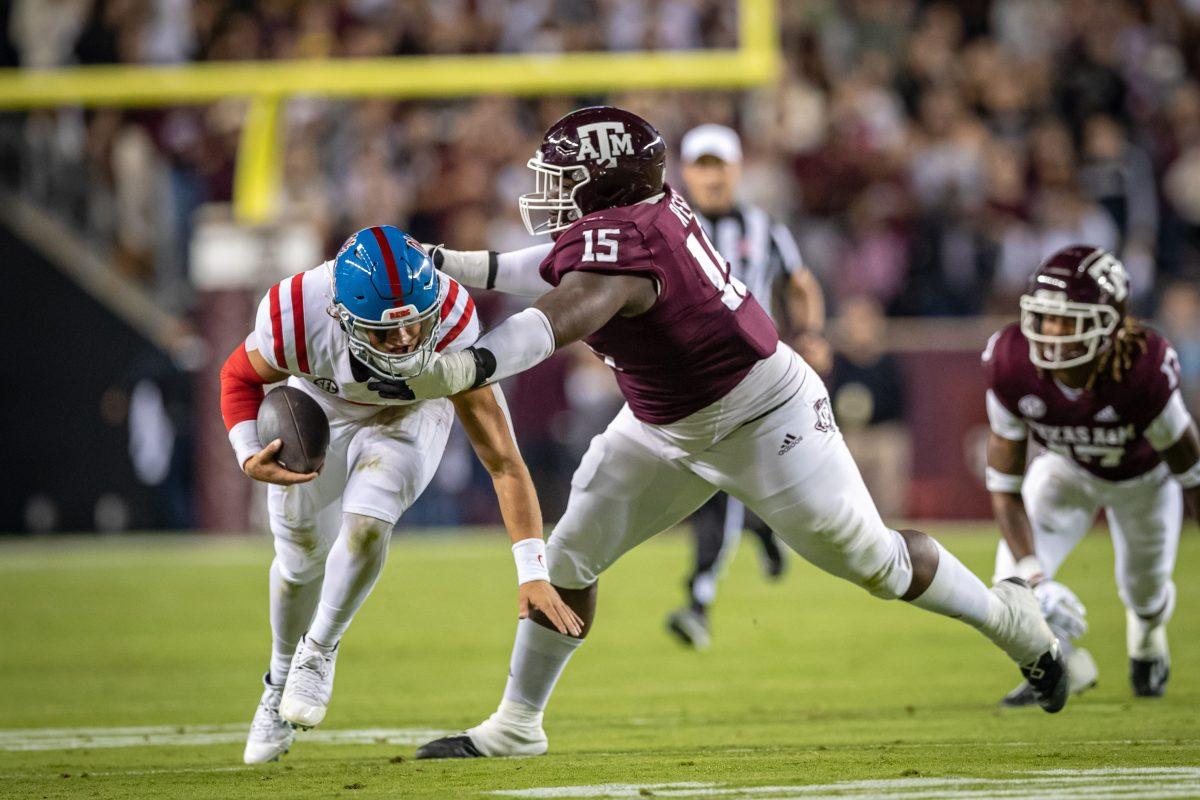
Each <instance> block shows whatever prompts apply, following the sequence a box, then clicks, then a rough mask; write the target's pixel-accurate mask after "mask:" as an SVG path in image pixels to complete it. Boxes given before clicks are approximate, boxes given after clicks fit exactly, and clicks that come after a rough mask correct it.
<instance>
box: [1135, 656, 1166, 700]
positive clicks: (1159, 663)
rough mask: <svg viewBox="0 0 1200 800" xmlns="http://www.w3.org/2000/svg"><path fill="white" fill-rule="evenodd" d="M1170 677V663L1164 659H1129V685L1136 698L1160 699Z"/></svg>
mask: <svg viewBox="0 0 1200 800" xmlns="http://www.w3.org/2000/svg"><path fill="white" fill-rule="evenodd" d="M1170 677H1171V662H1170V660H1169V659H1166V658H1152V659H1141V658H1131V659H1129V683H1130V684H1132V685H1133V693H1134V694H1135V695H1137V696H1138V697H1162V696H1163V694H1164V693H1165V692H1166V691H1167V680H1168V679H1170Z"/></svg>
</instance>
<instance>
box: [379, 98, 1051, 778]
mask: <svg viewBox="0 0 1200 800" xmlns="http://www.w3.org/2000/svg"><path fill="white" fill-rule="evenodd" d="M665 161H666V146H665V143H664V142H663V139H662V137H661V136H660V135H659V133H658V131H657V130H655V129H654V128H653V127H652V126H651V125H650V124H649V123H647V122H646V121H645V120H643V119H641V118H640V117H638V116H635V115H634V114H631V113H629V112H627V111H623V110H620V109H616V108H604V107H598V108H586V109H582V110H579V111H575V112H573V113H571V114H568V115H567V116H565V117H563V118H562V119H561V120H559V121H558V122H556V123H555V124H554V125H553V126H552V127H551V128H550V130H549V131H548V132H547V133H546V135H545V137H544V139H543V141H542V144H541V146H540V148H539V149H538V151H537V153H536V154H535V155H534V158H533V159H532V160H531V161H530V162H529V167H530V168H531V169H532V170H533V171H534V173H535V175H536V176H537V190H536V191H535V192H533V193H532V194H529V195H525V196H523V197H522V198H521V200H520V207H521V210H522V213H523V215H524V217H525V222H526V225H527V226H528V228H529V230H530V231H531V232H532V233H549V234H552V235H553V236H554V237H555V239H554V242H553V244H552V245H549V246H541V247H534V248H530V249H527V250H523V251H517V252H513V253H506V254H493V253H488V252H459V251H449V250H445V249H440V248H439V249H437V250H435V258H437V259H439V260H440V262H441V265H442V267H443V268H444V269H445V270H446V271H447V272H448V273H449V274H451V275H453V276H455V277H457V278H458V279H459V280H462V281H463V282H464V283H465V284H467V285H468V286H494V287H495V288H497V289H501V290H507V291H515V292H518V293H524V294H529V295H535V296H537V297H538V299H537V300H536V302H535V303H534V305H533V306H532V307H531V308H528V309H526V310H525V311H522V312H520V313H519V314H516V315H515V316H513V317H511V318H509V319H508V320H506V321H505V322H504V323H502V324H501V325H499V326H498V327H496V328H495V329H494V330H492V331H491V332H489V333H487V334H485V335H484V336H482V337H481V338H480V339H479V341H477V342H476V343H475V344H474V345H473V346H472V347H469V348H467V349H465V350H462V351H459V352H457V353H451V354H441V355H440V357H437V358H435V359H434V360H433V361H432V363H430V365H429V366H428V367H427V368H426V369H425V371H424V372H423V373H422V374H421V375H419V376H417V377H415V378H413V379H411V380H407V381H394V382H392V383H393V384H394V387H393V388H394V392H395V394H396V396H408V397H416V398H429V397H440V396H443V395H452V394H454V393H456V392H459V391H462V390H463V389H467V388H470V387H472V386H485V385H488V384H489V383H491V382H494V381H497V380H500V379H501V378H505V377H507V376H509V375H513V374H515V373H517V372H520V371H522V370H526V369H529V368H530V367H533V366H534V365H536V364H537V363H539V362H540V361H542V360H543V359H545V358H546V357H547V356H549V355H550V353H551V352H553V351H554V349H555V348H557V347H562V346H564V345H566V344H568V343H570V342H573V341H576V340H580V339H582V340H584V341H585V342H586V343H587V344H588V346H590V347H591V348H592V349H593V350H594V351H595V352H596V354H597V355H598V356H600V357H601V358H602V359H604V361H605V362H606V363H607V364H608V365H609V366H611V367H612V369H613V370H614V371H615V373H616V378H617V382H618V384H619V385H620V388H621V392H622V393H623V394H624V396H625V399H626V401H627V404H626V405H625V407H624V408H623V409H622V410H621V411H620V413H619V414H618V415H617V417H616V419H615V420H613V422H612V424H610V425H609V427H608V429H607V430H606V431H605V432H604V433H603V434H601V435H600V436H597V437H596V438H595V439H594V440H593V441H592V445H591V447H590V448H589V449H588V451H587V453H586V454H585V455H584V457H583V460H582V462H581V463H580V465H579V468H578V469H577V470H576V472H575V475H574V477H573V479H572V482H571V486H572V489H571V496H570V500H569V502H568V505H567V510H566V512H565V513H564V515H563V518H562V519H561V520H560V521H559V523H558V524H557V525H556V526H555V529H554V533H553V535H552V536H551V538H550V540H549V543H548V544H547V560H548V563H549V569H550V578H551V582H552V583H553V584H554V585H555V586H556V587H558V589H559V592H560V594H561V595H562V597H563V599H564V600H565V601H566V602H567V603H568V604H569V605H571V607H572V608H574V609H575V611H576V612H577V613H578V614H579V615H580V617H582V618H583V620H584V631H583V632H582V633H581V634H580V635H579V636H573V635H565V634H562V633H559V632H556V631H555V630H553V628H552V626H550V625H549V624H548V620H546V619H545V618H544V617H543V616H542V615H540V614H537V613H534V614H531V615H530V618H529V619H526V620H523V621H521V622H520V623H519V626H518V632H517V638H516V643H515V645H514V649H513V654H512V661H511V666H510V672H509V679H508V683H507V686H506V688H505V691H504V698H503V700H502V702H501V703H500V707H499V710H498V711H497V712H496V713H495V714H494V715H492V717H491V718H489V719H488V720H486V721H484V722H483V723H482V724H480V725H478V726H476V727H475V728H472V729H471V730H469V731H467V732H465V733H463V734H461V735H458V736H451V737H447V738H444V739H439V740H437V741H434V742H430V743H429V744H427V745H425V746H424V747H422V748H421V749H420V750H419V751H418V756H419V757H425V758H439V757H442V758H444V757H472V756H480V755H483V756H500V755H533V754H538V753H543V752H545V751H546V736H545V733H544V732H543V730H542V712H543V709H544V707H545V705H546V703H547V701H548V699H549V696H550V693H551V691H552V689H553V687H554V684H555V682H556V681H557V679H558V677H559V675H560V673H561V672H562V670H563V668H564V667H565V666H566V663H567V660H568V658H569V657H570V655H571V654H572V652H573V651H574V650H575V649H576V648H577V647H578V645H579V644H580V643H581V641H582V638H583V635H584V634H586V631H587V627H588V626H590V624H591V621H592V618H593V615H594V612H595V606H596V596H597V593H596V586H597V584H596V581H597V579H598V578H599V576H600V573H602V572H603V571H604V570H605V569H607V568H608V566H609V565H611V564H612V563H613V562H614V561H616V560H617V558H619V557H620V556H621V555H622V554H623V553H625V552H626V551H627V550H629V549H630V548H632V547H634V546H636V545H637V544H639V543H640V542H643V541H645V540H646V539H648V538H650V537H651V536H653V535H654V534H656V533H658V532H659V531H661V530H664V529H666V528H668V527H670V526H672V525H674V524H675V523H677V522H679V521H680V520H681V519H683V518H684V517H686V516H687V515H688V514H690V513H691V512H693V511H694V510H695V509H696V508H697V507H699V506H700V504H701V503H703V502H705V501H706V500H707V499H708V498H709V497H711V496H712V494H713V492H714V491H716V490H718V489H720V490H722V491H726V492H729V493H730V494H731V495H733V496H735V497H737V498H738V499H739V500H741V501H742V502H744V503H745V505H746V507H747V508H750V509H752V510H753V511H754V512H755V513H757V514H758V515H759V516H761V517H762V518H763V519H764V520H765V521H766V522H767V523H768V524H769V525H770V526H771V527H772V528H773V529H774V530H775V531H776V532H777V533H778V534H779V536H780V537H781V538H782V539H783V540H784V541H785V542H787V543H788V544H789V545H790V546H791V547H792V548H793V549H795V550H796V551H797V552H798V553H799V554H800V555H802V556H803V557H805V558H807V559H808V560H810V561H812V562H813V563H814V564H816V565H817V566H819V567H821V568H822V569H825V570H827V571H829V572H831V573H833V574H834V575H838V576H840V577H842V578H845V579H847V580H850V581H853V582H854V583H856V584H858V585H859V586H862V587H863V588H865V589H867V590H868V591H869V592H871V593H872V594H874V595H876V596H878V597H882V598H901V599H904V600H908V601H911V602H912V603H913V604H914V605H917V606H920V607H922V608H926V609H929V610H931V611H935V612H938V613H942V614H945V615H947V616H951V617H955V618H959V619H962V620H964V621H965V622H967V623H968V624H970V625H972V626H974V627H975V628H977V629H978V630H980V631H981V632H983V633H984V634H985V635H986V636H988V638H990V639H991V640H992V641H993V642H995V643H996V644H997V645H999V646H1000V647H1001V648H1002V649H1003V650H1004V651H1005V652H1006V653H1007V654H1008V655H1009V656H1011V657H1012V658H1013V659H1014V660H1015V661H1016V662H1017V663H1018V664H1019V665H1020V666H1021V668H1022V670H1023V672H1024V673H1025V674H1027V675H1029V676H1032V678H1033V681H1034V687H1035V689H1036V690H1037V691H1038V693H1039V698H1040V699H1041V701H1042V702H1043V704H1044V705H1045V707H1046V708H1047V710H1050V711H1057V710H1058V709H1059V708H1061V707H1062V705H1063V703H1064V702H1065V700H1066V680H1065V674H1064V670H1063V667H1062V663H1061V659H1060V656H1059V650H1058V645H1057V643H1056V641H1055V638H1054V635H1053V634H1052V633H1051V631H1050V629H1049V628H1048V627H1047V625H1046V622H1045V620H1044V619H1043V618H1042V615H1041V611H1040V610H1039V608H1038V604H1037V600H1036V598H1035V597H1034V596H1033V593H1032V592H1031V591H1030V590H1029V589H1028V588H1027V587H1026V586H1025V585H1024V583H1023V582H1021V581H1019V580H1018V581H1006V582H1003V583H1001V584H1000V585H998V586H997V587H995V588H993V589H991V590H989V589H988V588H987V587H985V586H984V585H983V583H982V582H980V580H979V579H978V578H976V577H975V576H974V575H973V574H971V572H970V571H968V570H967V569H966V568H965V567H964V566H963V565H962V564H961V563H960V562H959V561H958V559H956V558H955V557H954V556H953V555H951V554H950V553H949V552H947V551H946V550H945V549H944V548H942V547H941V546H940V545H939V544H938V543H937V542H935V541H934V540H933V539H932V538H930V537H929V536H927V535H925V534H924V533H920V532H917V531H896V530H892V529H889V528H888V527H887V526H885V525H884V524H883V521H882V520H881V519H880V517H879V514H878V512H877V511H876V510H875V505H874V503H872V501H871V497H870V495H869V494H868V493H867V490H866V487H865V486H864V485H863V482H862V478H861V477H860V476H859V473H858V469H857V468H856V467H855V465H854V461H853V459H851V457H850V454H849V452H848V451H847V449H846V446H845V443H844V442H843V441H842V437H841V434H840V432H839V431H838V429H837V425H836V424H835V422H834V418H833V414H832V413H831V410H830V404H829V396H828V393H827V392H826V390H825V387H824V385H823V384H822V383H821V380H820V378H819V377H817V375H816V374H815V373H814V372H813V371H812V370H811V369H810V368H809V366H808V365H807V364H806V363H805V362H804V361H803V359H801V358H800V357H799V356H798V355H797V354H796V353H795V351H793V350H792V349H791V348H790V347H788V346H787V345H785V344H782V343H781V342H780V341H779V338H778V336H777V335H776V332H775V326H774V325H773V324H772V323H771V320H770V319H769V318H768V316H767V314H766V313H765V312H764V311H763V309H762V308H761V307H760V306H759V304H758V302H757V301H756V300H755V299H754V297H752V296H751V295H750V294H749V293H748V292H747V291H746V289H745V287H744V286H743V285H742V284H741V283H739V282H738V281H737V280H734V279H733V278H731V276H730V270H729V266H728V264H726V263H725V262H724V261H723V260H722V259H721V258H720V257H719V256H718V255H717V251H716V250H715V248H714V247H713V246H712V243H711V242H710V241H709V239H708V237H707V236H706V235H705V234H704V231H703V229H702V228H701V226H700V225H699V224H698V222H697V220H696V217H695V214H694V213H693V212H692V210H691V209H690V208H689V207H688V204H687V202H685V201H684V199H683V198H682V197H681V196H680V195H679V194H677V193H676V192H675V191H674V190H673V189H672V188H671V187H670V186H668V185H667V184H665V183H664V164H665Z"/></svg>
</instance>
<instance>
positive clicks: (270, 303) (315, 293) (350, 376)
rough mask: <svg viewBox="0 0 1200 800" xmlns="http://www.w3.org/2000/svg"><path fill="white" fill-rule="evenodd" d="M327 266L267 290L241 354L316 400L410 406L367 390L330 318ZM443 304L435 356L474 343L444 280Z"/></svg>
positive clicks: (457, 290)
mask: <svg viewBox="0 0 1200 800" xmlns="http://www.w3.org/2000/svg"><path fill="white" fill-rule="evenodd" d="M332 269H333V262H332V261H327V262H325V263H324V264H322V265H321V266H319V267H317V268H316V269H311V270H308V271H307V272H301V273H299V274H298V275H293V276H292V277H290V278H285V279H284V280H282V281H280V282H279V283H277V284H275V285H274V286H272V287H271V289H270V290H269V291H268V292H267V294H266V296H265V297H264V298H263V299H262V302H260V303H259V305H258V314H257V316H256V318H255V324H254V331H253V333H251V334H250V336H249V337H247V339H246V349H247V350H257V351H258V352H259V353H260V354H261V355H262V357H263V358H264V359H266V361H267V363H268V364H270V365H271V366H272V367H274V368H276V369H278V370H279V371H281V372H287V373H289V374H290V375H293V376H295V377H296V378H299V379H301V380H299V381H292V383H293V384H294V385H297V386H300V387H301V388H304V389H306V390H308V391H309V392H310V393H311V394H313V395H315V396H318V397H326V398H328V397H336V398H339V399H340V400H344V401H346V402H349V403H355V404H358V405H399V404H406V403H411V402H413V401H411V400H402V399H394V398H387V397H381V396H380V395H379V393H378V392H376V391H374V390H373V389H370V388H368V386H367V384H368V383H369V382H372V381H375V380H376V376H375V375H373V374H372V373H371V372H370V371H369V370H368V369H367V368H366V367H365V366H364V365H363V364H362V363H361V362H359V361H358V359H356V358H353V357H352V356H351V355H350V350H349V348H348V347H347V346H346V334H345V333H344V332H343V331H342V329H341V323H340V321H339V320H338V319H337V318H336V317H334V316H333V315H332V314H331V313H330V308H331V306H332V303H333V275H332ZM441 283H442V289H441V291H442V294H443V302H442V306H441V312H440V321H439V322H438V328H437V332H436V334H435V335H436V337H437V345H436V347H435V349H436V350H437V352H439V353H441V352H454V351H456V350H461V349H463V348H466V347H469V346H470V345H471V344H473V343H474V342H475V340H476V339H477V338H479V331H480V325H479V315H478V314H476V313H475V301H474V300H472V299H471V297H470V295H468V294H467V290H466V289H465V288H464V287H463V286H462V285H461V284H460V283H458V281H456V280H454V279H453V278H451V277H450V276H449V275H442V276H441Z"/></svg>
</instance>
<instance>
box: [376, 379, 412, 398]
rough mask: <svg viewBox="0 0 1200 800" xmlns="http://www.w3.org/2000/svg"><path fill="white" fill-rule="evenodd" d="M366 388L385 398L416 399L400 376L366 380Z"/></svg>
mask: <svg viewBox="0 0 1200 800" xmlns="http://www.w3.org/2000/svg"><path fill="white" fill-rule="evenodd" d="M367 388H368V389H370V390H371V391H372V392H378V393H379V396H380V397H382V398H384V399H386V400H416V399H417V397H416V395H414V394H413V392H412V389H409V388H408V384H407V383H405V382H404V381H403V380H401V379H400V378H388V379H386V380H385V379H383V378H375V379H374V380H369V381H367Z"/></svg>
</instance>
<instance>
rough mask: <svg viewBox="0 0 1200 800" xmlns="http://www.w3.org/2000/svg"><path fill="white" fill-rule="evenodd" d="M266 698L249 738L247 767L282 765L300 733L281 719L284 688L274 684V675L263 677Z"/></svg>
mask: <svg viewBox="0 0 1200 800" xmlns="http://www.w3.org/2000/svg"><path fill="white" fill-rule="evenodd" d="M263 686H264V687H265V688H264V689H263V693H262V697H261V698H260V699H259V701H258V709H257V710H255V712H254V719H253V720H252V721H251V722H250V735H249V736H247V737H246V750H245V752H244V753H243V754H242V760H243V761H245V762H246V763H247V764H265V763H266V762H268V761H278V760H279V757H280V756H282V755H284V754H285V753H287V751H288V750H290V749H291V747H292V741H293V740H294V739H295V738H296V729H295V728H293V727H292V726H291V725H289V724H288V723H287V722H285V721H284V720H283V719H282V718H281V717H280V716H279V699H280V698H281V697H282V696H283V687H282V686H274V685H272V684H271V673H269V672H268V673H267V674H266V675H263Z"/></svg>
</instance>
